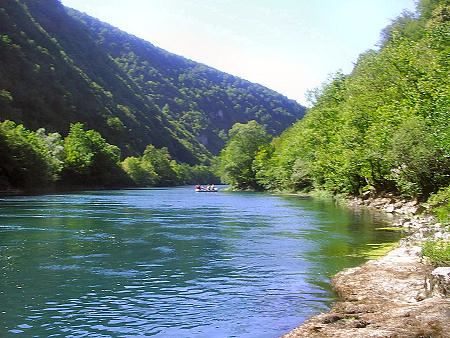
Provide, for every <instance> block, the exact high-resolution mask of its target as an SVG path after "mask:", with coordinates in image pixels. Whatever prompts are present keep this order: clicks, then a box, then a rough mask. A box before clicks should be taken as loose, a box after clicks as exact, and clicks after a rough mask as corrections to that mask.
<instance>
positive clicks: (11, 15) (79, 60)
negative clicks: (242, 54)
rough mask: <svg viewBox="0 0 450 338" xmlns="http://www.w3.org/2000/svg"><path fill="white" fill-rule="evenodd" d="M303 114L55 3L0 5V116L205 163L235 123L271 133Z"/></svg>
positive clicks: (272, 95) (269, 94) (125, 148)
mask: <svg viewBox="0 0 450 338" xmlns="http://www.w3.org/2000/svg"><path fill="white" fill-rule="evenodd" d="M303 111H304V108H303V107H302V106H300V105H298V104H297V103H296V102H294V101H292V100H288V99H287V98H286V97H284V96H282V95H280V94H278V93H276V92H274V91H271V90H269V89H267V88H265V87H262V86H260V85H257V84H253V83H250V82H248V81H245V80H242V79H239V78H237V77H234V76H231V75H228V74H225V73H222V72H220V71H217V70H215V69H212V68H209V67H207V66H205V65H201V64H198V63H195V62H193V61H190V60H187V59H185V58H183V57H180V56H176V55H173V54H170V53H168V52H166V51H164V50H162V49H159V48H157V47H155V46H153V45H152V44H151V43H148V42H145V41H143V40H140V39H138V38H136V37H134V36H131V35H128V34H126V33H124V32H122V31H120V30H118V29H115V28H113V27H111V26H109V25H107V24H105V23H102V22H100V21H98V20H96V19H93V18H91V17H89V16H87V15H84V14H81V13H79V12H76V11H74V10H70V9H67V8H65V7H63V6H62V5H61V3H60V2H59V1H57V0H4V1H2V3H1V8H0V120H5V119H9V120H13V121H15V122H17V123H23V124H24V126H25V127H27V128H30V129H32V130H36V129H38V128H41V127H43V128H46V130H47V131H50V132H60V133H62V134H63V135H67V133H68V131H69V126H70V124H71V123H75V122H79V121H80V122H83V123H85V125H86V126H87V127H88V128H92V129H95V130H97V131H99V132H100V133H101V134H102V135H103V136H104V137H105V138H106V140H107V141H108V142H109V143H111V144H115V145H117V146H119V148H120V149H121V150H122V154H123V155H124V156H128V155H137V154H141V153H142V152H143V150H144V149H145V148H146V147H147V145H149V144H152V145H154V146H155V147H157V148H161V147H167V148H168V149H169V152H170V153H171V155H172V156H173V157H174V158H175V159H177V160H179V161H182V162H186V163H190V164H194V163H207V162H208V159H209V157H210V154H211V153H217V152H218V151H219V150H220V149H221V147H222V146H223V144H224V142H225V139H226V135H227V132H228V129H230V128H231V126H232V125H233V124H234V123H236V122H246V121H249V120H252V119H256V120H257V121H258V122H260V123H261V124H263V125H265V127H266V128H267V129H268V130H269V131H270V132H271V133H273V134H277V133H280V132H281V131H282V130H283V129H285V128H286V127H287V126H289V125H290V124H292V123H293V122H294V121H295V120H297V119H298V118H300V117H301V116H302V114H303Z"/></svg>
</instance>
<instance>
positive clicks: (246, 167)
mask: <svg viewBox="0 0 450 338" xmlns="http://www.w3.org/2000/svg"><path fill="white" fill-rule="evenodd" d="M269 141H270V137H269V135H268V134H267V133H266V131H265V130H264V128H263V127H262V126H261V125H260V124H258V123H257V122H256V121H250V122H248V123H245V124H242V123H236V124H235V125H234V126H233V127H232V128H231V130H230V132H229V141H228V143H227V144H226V146H225V148H224V149H223V150H222V152H221V153H220V157H219V159H220V171H221V178H222V180H223V181H224V182H226V183H229V184H231V185H232V186H233V187H235V188H238V189H260V188H261V185H260V184H259V183H258V181H257V179H256V171H255V169H254V167H253V161H254V160H255V157H256V154H257V151H258V149H259V148H260V147H261V146H263V145H266V144H268V143H269Z"/></svg>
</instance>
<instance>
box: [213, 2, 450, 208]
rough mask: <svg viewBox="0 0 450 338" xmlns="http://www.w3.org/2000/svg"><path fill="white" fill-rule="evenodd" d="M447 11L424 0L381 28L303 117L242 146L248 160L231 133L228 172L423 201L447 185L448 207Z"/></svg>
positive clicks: (265, 183) (262, 181) (298, 186)
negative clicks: (374, 46)
mask: <svg viewBox="0 0 450 338" xmlns="http://www.w3.org/2000/svg"><path fill="white" fill-rule="evenodd" d="M449 19H450V5H449V3H448V1H445V0H422V1H420V2H419V3H418V8H417V12H416V13H405V14H404V15H402V16H401V17H399V18H398V19H397V20H396V21H395V22H393V23H392V24H391V25H390V26H389V27H387V28H386V29H385V30H384V31H383V33H382V37H381V46H380V49H379V50H369V51H367V52H365V53H363V54H362V55H361V56H360V57H359V59H358V62H357V64H356V65H355V67H354V69H353V71H352V73H351V74H349V75H343V74H336V75H335V76H334V78H333V79H332V80H331V81H330V82H329V83H327V84H325V85H324V86H323V88H321V89H319V90H317V91H316V93H315V97H314V98H313V100H314V106H313V108H311V109H310V110H309V111H308V113H307V114H306V116H305V118H304V119H302V120H300V121H299V122H297V123H296V124H295V125H294V126H292V127H291V128H289V129H288V130H287V131H286V132H284V133H283V134H282V135H281V136H280V137H278V138H275V139H274V140H273V141H272V142H271V143H267V142H266V143H265V144H262V145H259V150H258V151H257V152H248V151H247V152H246V151H245V150H241V151H240V152H239V154H251V155H252V160H251V161H248V160H246V161H242V155H239V154H238V153H237V152H233V151H232V150H233V147H234V143H233V138H232V139H231V140H230V142H229V143H228V145H227V146H226V148H225V149H224V151H223V152H222V154H221V160H222V161H221V164H222V165H221V167H222V175H223V177H224V178H225V179H226V180H227V181H228V182H229V183H231V184H233V185H234V186H236V187H239V188H246V187H251V188H254V187H255V186H256V187H259V188H266V189H289V190H302V189H306V190H311V189H325V190H328V191H331V192H333V193H346V194H352V195H359V194H366V193H370V194H382V193H387V192H389V193H394V194H397V195H403V196H407V197H415V198H419V199H422V200H423V199H426V198H427V197H428V196H430V194H433V193H436V192H438V191H439V190H440V189H445V188H446V187H447V194H448V203H449V207H450V190H449V189H450V188H448V186H449V184H450V112H449V108H450V76H449V75H450V73H449V65H450V22H449ZM241 129H242V128H241ZM251 149H253V148H251ZM231 153H233V154H234V155H235V156H234V157H230V154H231ZM233 164H234V165H233ZM236 164H238V166H240V170H237V169H236ZM249 176H250V177H249ZM248 182H250V184H249V183H248ZM443 201H444V199H443ZM449 210H450V209H449Z"/></svg>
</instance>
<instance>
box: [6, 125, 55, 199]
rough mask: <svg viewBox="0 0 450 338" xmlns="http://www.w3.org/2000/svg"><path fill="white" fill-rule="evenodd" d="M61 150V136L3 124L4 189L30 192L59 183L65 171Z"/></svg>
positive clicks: (21, 126)
mask: <svg viewBox="0 0 450 338" xmlns="http://www.w3.org/2000/svg"><path fill="white" fill-rule="evenodd" d="M60 146H61V139H60V136H59V134H50V135H46V134H45V131H44V130H40V131H38V132H36V133H35V132H32V131H30V130H27V129H26V128H25V127H24V126H23V125H21V124H19V125H18V124H16V123H14V122H12V121H4V122H2V123H0V158H1V159H2V160H1V162H0V189H9V188H22V189H28V190H30V189H37V188H41V187H43V186H45V185H48V184H50V183H53V182H55V181H56V179H57V178H58V174H59V172H60V171H61V168H62V161H61V156H60V155H61V152H60Z"/></svg>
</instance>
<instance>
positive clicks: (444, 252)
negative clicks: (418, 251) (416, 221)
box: [422, 240, 450, 266]
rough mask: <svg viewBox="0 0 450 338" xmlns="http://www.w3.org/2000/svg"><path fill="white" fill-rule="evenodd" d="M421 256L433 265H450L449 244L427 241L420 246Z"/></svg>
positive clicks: (442, 241) (440, 241)
mask: <svg viewBox="0 0 450 338" xmlns="http://www.w3.org/2000/svg"><path fill="white" fill-rule="evenodd" d="M422 255H423V256H424V257H427V258H428V259H429V260H430V261H431V263H432V264H433V265H438V266H449V265H450V242H449V241H445V240H428V241H426V242H425V243H424V244H423V246H422Z"/></svg>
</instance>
